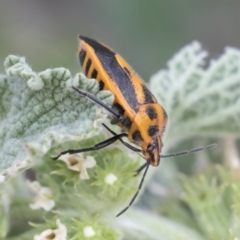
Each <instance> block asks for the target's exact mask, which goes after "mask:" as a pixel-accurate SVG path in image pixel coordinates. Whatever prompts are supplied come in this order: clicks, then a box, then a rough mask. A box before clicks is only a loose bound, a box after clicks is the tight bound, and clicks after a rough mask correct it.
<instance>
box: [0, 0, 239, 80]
mask: <svg viewBox="0 0 240 240" xmlns="http://www.w3.org/2000/svg"><path fill="white" fill-rule="evenodd" d="M239 25H240V2H239V1H237V0H225V1H221V0H218V1H209V0H205V1H204V0H201V1H196V0H195V1H194V0H191V1H190V0H174V1H173V0H168V1H167V0H165V1H161V0H151V1H143V0H125V1H123V0H121V1H120V0H111V1H110V0H95V1H94V0H85V1H84V0H78V1H63V0H58V1H49V0H21V1H14V0H1V3H0V33H1V35H0V60H1V62H3V61H4V59H5V57H6V56H7V55H8V54H19V55H23V56H26V58H27V60H28V62H30V64H31V65H32V67H33V69H34V70H36V71H42V70H44V69H46V68H49V67H61V66H62V67H66V68H69V69H70V70H71V71H72V72H73V73H76V72H78V71H79V64H78V62H77V58H76V51H77V45H78V38H77V35H78V34H82V35H86V36H89V37H92V38H94V39H97V40H99V41H102V42H104V43H105V44H107V45H109V46H110V47H112V48H113V49H115V50H116V51H117V52H118V53H120V54H121V55H122V56H123V57H124V58H125V59H126V60H127V61H128V62H129V63H130V65H132V67H133V68H134V69H135V70H136V71H137V72H138V73H139V74H140V76H142V77H143V78H144V79H145V80H146V81H148V80H149V77H150V76H151V75H152V74H153V73H155V72H156V71H158V70H159V69H161V68H164V67H165V66H166V62H167V61H168V60H169V59H170V58H171V57H172V56H173V54H174V53H176V52H177V51H178V50H179V49H180V48H181V47H183V46H185V45H186V44H188V43H190V42H191V41H193V40H198V41H200V42H201V43H202V44H203V46H204V48H205V49H206V50H208V51H209V52H210V54H211V57H217V56H218V55H219V54H221V53H222V52H223V49H224V47H225V46H235V47H240V41H239V40H240V31H239ZM0 70H1V72H3V66H2V64H0Z"/></svg>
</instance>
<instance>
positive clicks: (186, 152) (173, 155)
mask: <svg viewBox="0 0 240 240" xmlns="http://www.w3.org/2000/svg"><path fill="white" fill-rule="evenodd" d="M216 146H217V144H216V143H214V144H210V145H207V146H202V147H196V148H193V149H191V150H184V151H181V152H177V153H170V154H165V155H161V154H160V157H161V158H168V157H176V156H183V155H188V154H190V153H195V152H200V151H203V150H205V149H210V148H215V147H216Z"/></svg>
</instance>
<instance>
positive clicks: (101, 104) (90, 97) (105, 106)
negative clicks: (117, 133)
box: [72, 86, 121, 118]
mask: <svg viewBox="0 0 240 240" xmlns="http://www.w3.org/2000/svg"><path fill="white" fill-rule="evenodd" d="M72 88H73V89H74V90H75V91H76V92H78V93H79V94H80V95H82V96H84V97H86V98H89V99H91V100H92V101H93V102H95V103H97V104H98V105H100V106H102V107H103V108H105V109H106V110H108V111H109V112H110V113H112V114H113V115H114V116H115V117H116V118H120V117H121V116H120V115H119V114H118V113H116V112H115V111H114V110H113V109H112V107H110V106H108V105H107V104H105V103H104V102H102V101H101V100H99V99H98V98H96V97H95V96H94V95H92V94H91V93H88V92H85V91H83V90H81V89H78V88H76V87H74V86H72Z"/></svg>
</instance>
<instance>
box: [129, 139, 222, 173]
mask: <svg viewBox="0 0 240 240" xmlns="http://www.w3.org/2000/svg"><path fill="white" fill-rule="evenodd" d="M216 146H217V144H215V143H214V144H210V145H207V146H203V147H196V148H193V149H191V150H184V151H181V152H177V153H170V154H165V155H160V157H161V158H168V157H177V156H184V155H188V154H191V153H195V152H200V151H203V150H206V149H210V148H215V147H216ZM147 164H148V163H147V162H146V163H144V164H143V165H142V166H140V167H139V168H138V169H137V170H136V172H135V174H134V177H135V176H137V175H138V174H139V173H140V172H141V171H142V170H143V169H144V168H145V167H146V165H147Z"/></svg>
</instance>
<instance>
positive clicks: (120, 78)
mask: <svg viewBox="0 0 240 240" xmlns="http://www.w3.org/2000/svg"><path fill="white" fill-rule="evenodd" d="M80 38H81V39H82V40H84V41H85V42H86V43H87V44H89V45H90V46H91V47H92V48H93V49H94V51H95V53H96V55H97V57H98V59H99V60H100V62H101V64H102V66H103V68H104V70H105V71H106V73H107V74H108V75H109V77H110V78H111V79H112V80H113V81H114V82H115V83H116V84H117V86H118V88H119V89H120V91H121V93H122V94H123V96H124V98H125V99H126V101H127V102H128V104H129V106H130V107H131V108H132V109H134V111H136V112H137V111H138V108H139V102H138V99H137V97H136V93H135V89H134V87H133V84H132V79H131V78H130V76H129V75H128V71H126V70H124V69H123V68H122V67H121V66H120V65H119V63H118V61H117V59H116V57H115V55H116V53H115V52H113V51H112V50H111V49H109V48H107V47H105V46H104V45H102V44H100V43H98V42H96V41H95V40H92V39H89V38H86V37H80Z"/></svg>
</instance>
